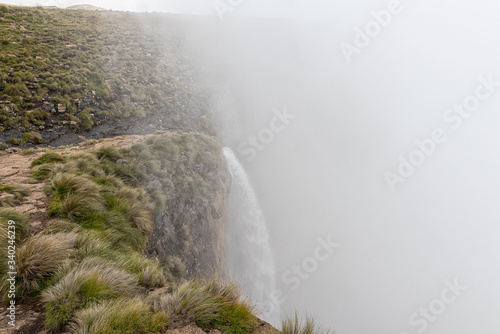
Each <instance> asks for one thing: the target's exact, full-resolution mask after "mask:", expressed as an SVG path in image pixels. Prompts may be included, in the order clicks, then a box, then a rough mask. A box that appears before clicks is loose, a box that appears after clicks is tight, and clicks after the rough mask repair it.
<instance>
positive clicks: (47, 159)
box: [31, 151, 66, 166]
mask: <svg viewBox="0 0 500 334" xmlns="http://www.w3.org/2000/svg"><path fill="white" fill-rule="evenodd" d="M65 160H66V159H65V158H64V157H63V156H62V155H60V154H59V153H56V152H54V151H48V152H46V153H44V154H42V156H40V157H38V158H36V159H35V160H33V162H32V163H31V166H40V165H44V164H57V163H62V162H64V161H65Z"/></svg>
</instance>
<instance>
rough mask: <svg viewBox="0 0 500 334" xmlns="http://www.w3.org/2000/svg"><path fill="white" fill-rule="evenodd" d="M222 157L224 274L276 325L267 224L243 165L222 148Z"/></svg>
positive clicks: (276, 310)
mask: <svg viewBox="0 0 500 334" xmlns="http://www.w3.org/2000/svg"><path fill="white" fill-rule="evenodd" d="M224 156H225V157H226V160H227V162H228V164H229V170H230V172H231V176H232V188H231V194H230V196H229V208H228V220H227V223H226V264H225V274H226V276H227V277H228V278H229V279H231V280H234V281H237V282H238V283H240V285H241V287H242V289H243V292H244V293H245V294H246V295H247V296H248V297H249V298H250V299H251V300H252V302H253V303H254V304H256V305H257V307H258V308H257V310H258V311H261V313H260V317H261V318H262V319H263V320H265V321H267V322H269V323H271V324H274V325H276V323H277V321H278V320H279V309H280V306H279V305H276V303H273V302H272V300H271V295H272V293H273V292H274V291H275V288H276V281H275V269H274V261H273V255H272V251H271V247H270V245H269V232H268V230H267V225H266V221H265V220H264V215H263V214H262V210H261V208H260V205H259V201H258V199H257V196H256V194H255V191H254V190H253V188H252V185H251V183H250V180H249V178H248V175H247V173H246V172H245V170H244V169H243V166H242V165H241V164H240V162H239V161H238V159H237V158H236V156H235V154H234V153H233V151H232V150H231V149H229V148H224Z"/></svg>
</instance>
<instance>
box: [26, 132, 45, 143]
mask: <svg viewBox="0 0 500 334" xmlns="http://www.w3.org/2000/svg"><path fill="white" fill-rule="evenodd" d="M23 138H24V141H25V142H27V143H31V144H43V143H45V139H43V137H42V135H41V134H39V133H38V132H26V133H24V134H23Z"/></svg>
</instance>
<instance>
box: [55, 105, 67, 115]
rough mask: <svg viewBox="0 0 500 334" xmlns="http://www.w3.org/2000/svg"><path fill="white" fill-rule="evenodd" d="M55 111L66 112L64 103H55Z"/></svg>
mask: <svg viewBox="0 0 500 334" xmlns="http://www.w3.org/2000/svg"><path fill="white" fill-rule="evenodd" d="M57 111H59V112H60V113H63V112H66V106H65V105H64V104H61V103H59V104H58V105H57Z"/></svg>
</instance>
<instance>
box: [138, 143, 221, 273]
mask: <svg viewBox="0 0 500 334" xmlns="http://www.w3.org/2000/svg"><path fill="white" fill-rule="evenodd" d="M159 163H161V164H167V165H169V164H170V165H171V166H170V168H172V169H173V170H174V172H173V173H172V176H171V177H167V178H164V179H158V178H156V177H154V176H150V180H148V182H147V186H146V187H147V188H149V189H151V190H154V189H162V190H163V193H164V194H165V195H166V196H167V207H166V209H165V210H163V211H162V212H160V213H159V214H158V215H157V216H156V218H155V229H154V232H153V234H152V237H151V239H150V246H149V250H150V253H151V254H152V255H155V256H157V257H158V258H160V259H166V258H168V257H170V256H177V257H179V258H181V259H182V260H183V261H184V262H185V264H186V269H187V276H188V277H195V276H200V275H203V276H206V275H208V276H213V275H219V276H221V275H222V271H223V258H224V225H225V219H226V206H227V199H228V196H229V191H230V189H231V176H230V174H229V170H228V168H227V164H226V161H225V159H224V158H223V156H222V153H220V156H219V157H218V159H217V162H216V164H215V166H212V167H208V166H207V165H205V164H204V163H203V162H201V163H199V164H196V165H195V164H192V163H189V162H188V161H187V158H186V159H180V161H177V162H176V163H172V162H169V161H162V162H159ZM172 179H174V181H173V180H172ZM175 179H177V181H175ZM179 179H183V180H186V179H187V180H192V179H203V180H204V183H203V187H204V189H203V190H202V191H201V192H200V191H195V190H193V189H192V188H191V187H190V186H188V185H187V184H186V183H185V182H184V181H178V180H179ZM188 182H189V181H188Z"/></svg>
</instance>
